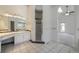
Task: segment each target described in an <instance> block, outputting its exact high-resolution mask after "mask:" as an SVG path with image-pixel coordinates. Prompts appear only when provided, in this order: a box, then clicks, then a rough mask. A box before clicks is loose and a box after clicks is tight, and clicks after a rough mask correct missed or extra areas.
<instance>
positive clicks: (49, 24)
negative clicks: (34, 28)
mask: <svg viewBox="0 0 79 59" xmlns="http://www.w3.org/2000/svg"><path fill="white" fill-rule="evenodd" d="M56 14H57V13H56V8H55V7H53V8H52V7H51V6H49V5H46V6H43V21H42V22H43V34H42V41H44V42H45V43H47V42H49V41H50V40H56V39H57V35H56V24H57V22H56V18H57V15H56Z"/></svg>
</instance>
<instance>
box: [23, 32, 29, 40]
mask: <svg viewBox="0 0 79 59" xmlns="http://www.w3.org/2000/svg"><path fill="white" fill-rule="evenodd" d="M29 40H30V32H25V33H24V41H29Z"/></svg>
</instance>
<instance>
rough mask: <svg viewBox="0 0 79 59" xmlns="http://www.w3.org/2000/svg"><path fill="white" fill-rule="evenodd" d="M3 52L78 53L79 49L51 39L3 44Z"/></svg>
mask: <svg viewBox="0 0 79 59" xmlns="http://www.w3.org/2000/svg"><path fill="white" fill-rule="evenodd" d="M2 53H78V51H75V50H74V48H72V47H70V46H66V45H64V44H61V43H57V42H54V41H50V42H49V43H48V44H37V43H31V42H24V43H21V44H19V45H16V46H14V44H8V45H3V46H2Z"/></svg>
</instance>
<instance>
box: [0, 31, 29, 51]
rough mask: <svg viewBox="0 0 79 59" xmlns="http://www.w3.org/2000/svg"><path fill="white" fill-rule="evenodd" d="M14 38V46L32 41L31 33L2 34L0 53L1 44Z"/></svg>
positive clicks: (0, 35)
mask: <svg viewBox="0 0 79 59" xmlns="http://www.w3.org/2000/svg"><path fill="white" fill-rule="evenodd" d="M11 37H14V45H16V44H20V43H23V42H25V41H29V40H30V32H29V31H17V32H7V33H0V52H1V42H2V41H3V40H8V38H11Z"/></svg>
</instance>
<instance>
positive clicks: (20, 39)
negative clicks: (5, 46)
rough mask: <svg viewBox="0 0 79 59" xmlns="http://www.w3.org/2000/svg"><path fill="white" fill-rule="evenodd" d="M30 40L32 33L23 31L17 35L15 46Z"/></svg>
mask: <svg viewBox="0 0 79 59" xmlns="http://www.w3.org/2000/svg"><path fill="white" fill-rule="evenodd" d="M29 40H30V33H29V32H27V31H23V32H20V33H17V34H15V40H14V41H15V42H14V43H15V44H19V43H23V42H25V41H29Z"/></svg>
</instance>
